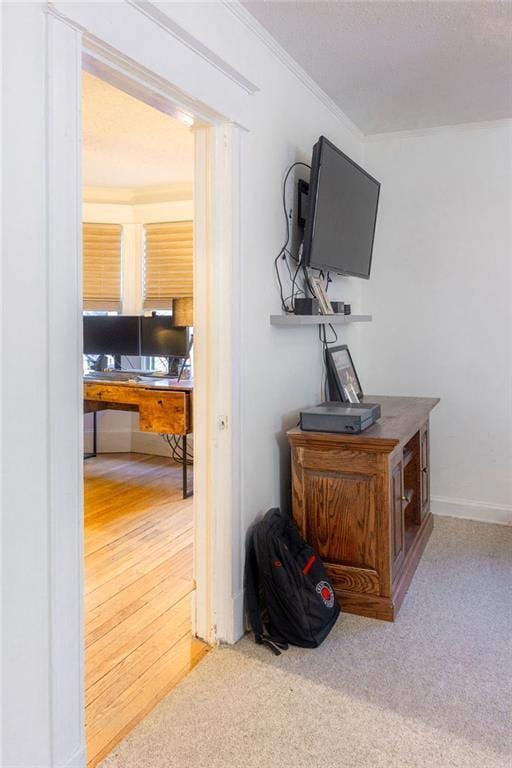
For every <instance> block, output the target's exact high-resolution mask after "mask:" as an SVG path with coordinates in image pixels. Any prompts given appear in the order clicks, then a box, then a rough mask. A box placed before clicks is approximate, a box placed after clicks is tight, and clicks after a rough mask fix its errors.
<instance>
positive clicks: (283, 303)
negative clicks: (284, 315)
mask: <svg viewBox="0 0 512 768" xmlns="http://www.w3.org/2000/svg"><path fill="white" fill-rule="evenodd" d="M298 165H303V166H304V167H305V168H309V169H310V170H311V166H310V165H308V163H303V162H302V161H301V160H298V161H296V162H295V163H292V164H291V165H290V167H289V168H288V170H287V171H286V174H285V177H284V181H283V196H282V202H283V213H284V218H285V221H286V238H285V241H284V243H283V245H282V247H281V250H280V251H279V253H278V254H277V256H276V258H275V259H274V269H275V273H276V277H277V282H278V284H279V295H280V298H281V308H282V310H283V312H292V311H293V300H294V290H295V284H294V282H293V280H292V295H291V297H286V298H285V296H284V289H283V283H282V280H281V275H280V274H279V266H278V263H279V259H283V260H284V261H285V262H286V266H287V268H288V271H289V272H290V266H289V264H288V261H287V256H290V258H292V259H294V261H297V262H298V264H299V265H300V262H299V261H298V259H297V258H295V256H294V255H293V254H292V253H291V252H290V251H289V250H288V244H289V242H290V217H289V215H288V211H287V210H286V182H287V181H288V178H289V176H290V173H291V172H292V170H293V169H294V168H296V167H297V166H298ZM296 274H297V273H296ZM289 298H291V300H292V307H289V306H288V304H287V303H286V302H287V301H288V300H289Z"/></svg>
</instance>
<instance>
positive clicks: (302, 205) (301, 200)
mask: <svg viewBox="0 0 512 768" xmlns="http://www.w3.org/2000/svg"><path fill="white" fill-rule="evenodd" d="M297 190H298V194H297V201H298V205H297V224H298V225H299V227H300V229H301V230H302V231H303V232H304V228H305V226H306V219H307V216H308V208H309V197H308V195H309V184H308V182H307V181H304V179H299V181H298V183H297Z"/></svg>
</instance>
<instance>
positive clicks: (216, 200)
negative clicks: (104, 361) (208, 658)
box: [9, 4, 255, 765]
mask: <svg viewBox="0 0 512 768" xmlns="http://www.w3.org/2000/svg"><path fill="white" fill-rule="evenodd" d="M123 9H124V11H126V14H127V15H128V18H126V19H125V18H124V16H123V21H122V23H119V17H120V15H122V13H124V11H123V12H122V11H121V10H120V7H119V6H108V7H105V8H103V7H102V8H101V9H99V8H98V7H97V6H94V4H93V5H90V4H89V5H87V4H79V5H73V4H71V5H69V4H68V5H65V4H64V5H62V6H61V7H59V8H58V9H57V7H56V4H51V5H48V6H45V8H44V11H45V16H44V17H43V16H41V20H40V21H38V18H37V14H38V13H42V11H41V10H40V9H39V8H38V9H34V10H33V12H32V11H31V19H32V21H33V22H34V24H33V27H34V29H33V30H32V31H34V30H37V35H36V32H35V31H34V39H35V38H36V37H37V45H38V46H40V47H41V46H42V47H43V48H44V50H45V51H46V62H47V64H46V69H45V72H43V73H42V74H41V77H36V76H35V74H34V77H33V80H34V82H33V87H34V89H35V91H34V92H37V94H38V97H37V98H38V101H37V105H41V104H43V103H44V105H45V111H44V112H42V111H41V110H39V111H38V110H37V109H35V108H34V110H33V112H34V114H33V117H32V119H33V125H34V132H36V127H37V133H38V136H40V137H41V149H40V158H39V160H40V161H38V163H36V164H35V166H34V167H32V165H33V164H31V167H30V174H28V168H26V167H25V166H26V164H25V165H24V164H23V163H22V164H21V166H20V167H22V168H23V173H24V174H25V171H27V184H28V183H29V181H28V179H30V178H32V180H33V183H34V184H35V183H36V181H35V180H34V179H37V189H38V191H39V190H44V191H45V193H46V194H45V196H44V200H45V205H44V206H43V208H44V210H43V208H41V213H40V217H39V219H38V220H37V229H38V232H39V231H40V237H39V238H38V242H39V247H40V251H41V253H44V254H45V255H46V261H45V262H44V264H45V280H44V281H42V283H41V284H42V285H43V286H45V291H43V293H42V294H41V302H40V304H41V319H42V322H41V325H40V328H41V337H43V336H44V340H45V341H44V344H43V348H44V352H45V354H44V355H43V357H44V366H43V369H44V371H45V375H44V379H45V392H46V393H47V397H46V400H45V406H44V408H43V409H42V412H41V415H40V422H41V430H45V432H44V434H45V435H46V439H45V441H44V445H43V448H44V450H43V452H42V454H41V455H42V456H43V457H44V467H43V468H44V478H43V469H42V470H41V473H40V475H41V476H40V477H39V476H38V482H39V480H40V485H41V499H44V500H45V504H46V506H44V509H45V510H47V513H45V515H46V516H44V517H41V525H40V527H41V530H43V531H44V535H42V537H41V541H42V542H43V544H44V542H47V543H48V544H47V546H43V549H42V550H41V553H42V555H43V554H44V557H45V558H46V560H45V563H46V565H45V566H44V569H43V570H44V571H45V573H47V575H48V578H47V579H46V578H45V580H44V585H43V582H41V590H40V591H41V597H40V599H39V607H41V606H42V605H43V602H45V601H47V603H48V610H47V611H46V610H45V611H43V612H42V614H41V615H42V616H43V618H44V622H45V623H46V630H47V631H46V634H45V637H46V636H47V637H48V638H49V642H48V643H46V644H43V643H40V648H39V651H38V654H39V655H38V657H37V658H38V663H39V665H40V667H41V669H42V670H44V669H46V668H47V669H48V674H47V688H48V695H47V702H48V703H47V705H45V708H44V713H45V714H44V716H43V715H41V722H39V720H38V725H39V726H40V727H39V731H38V733H39V732H40V733H41V734H42V735H41V738H40V739H39V741H37V742H36V741H35V740H33V741H32V742H31V745H30V749H29V752H30V754H32V753H34V754H36V753H37V752H38V751H40V750H49V753H51V755H52V757H51V759H52V760H54V762H56V763H58V764H66V765H67V764H68V763H69V764H75V763H76V764H82V762H81V761H82V760H83V758H84V753H85V745H84V733H85V729H84V707H83V700H84V696H83V693H84V654H83V649H82V645H83V641H82V638H83V634H84V628H83V567H82V563H83V553H82V539H83V517H82V512H83V510H82V497H83V493H82V478H83V380H82V375H81V372H80V366H81V362H82V336H83V327H82V301H83V294H82V286H81V275H82V263H81V220H82V216H81V213H82V212H81V199H82V195H81V182H80V175H81V160H80V158H81V130H80V97H81V68H82V66H84V68H85V69H87V71H89V72H92V74H95V75H96V76H99V77H101V79H103V80H105V81H106V82H109V83H110V84H112V85H115V86H116V87H119V88H121V90H124V91H125V92H127V93H129V94H130V95H134V96H136V97H137V98H139V99H140V100H142V101H145V103H149V104H157V105H158V108H159V109H161V110H162V111H166V112H167V113H168V114H173V113H174V112H175V111H176V110H179V111H181V112H184V113H186V114H188V115H190V116H191V117H192V118H193V120H194V158H195V163H194V165H195V179H194V190H195V199H194V210H195V212H197V211H199V215H197V214H196V215H195V216H194V245H195V265H194V269H195V274H194V286H195V293H196V296H195V304H196V306H195V318H194V328H195V332H196V337H197V339H198V340H199V339H200V340H201V342H200V343H199V341H198V342H197V343H196V344H195V349H194V352H195V356H194V364H195V375H196V378H197V380H198V381H199V382H200V384H199V385H198V386H197V387H196V390H195V392H194V405H193V409H194V414H196V413H200V414H201V417H202V419H204V425H205V428H204V430H203V432H202V433H197V434H196V435H195V439H194V448H195V465H194V516H195V534H196V535H195V539H196V541H195V544H196V547H195V556H194V559H195V584H196V590H195V592H194V598H193V602H194V609H193V617H192V618H193V625H194V626H193V631H194V633H195V634H196V635H197V636H198V637H199V638H201V639H203V640H205V641H207V642H208V643H209V644H213V643H215V642H217V641H218V640H224V641H227V642H233V641H234V640H236V639H237V638H238V637H240V633H241V631H242V606H243V593H242V571H241V542H242V525H241V521H242V514H243V512H242V505H241V503H240V482H241V463H242V458H241V454H240V430H241V418H240V413H239V411H240V406H239V402H240V398H239V390H240V373H239V364H238V360H239V349H240V346H241V344H240V338H239V337H240V322H239V305H238V295H239V290H238V284H239V283H238V280H239V278H238V271H239V268H240V267H239V265H240V261H241V248H240V210H241V196H240V154H241V151H240V150H241V144H242V136H243V133H244V130H245V129H244V128H243V127H241V126H243V125H244V124H247V110H245V105H246V103H247V101H248V100H249V99H250V95H251V93H254V91H255V88H254V87H253V86H252V85H251V84H250V83H247V82H246V81H245V80H244V79H243V78H242V77H234V75H233V72H232V68H230V67H229V66H228V65H225V64H223V62H222V61H220V60H219V57H216V58H215V57H213V58H212V57H210V56H207V57H206V58H205V50H204V46H201V45H200V44H199V41H197V42H196V41H195V40H194V39H193V38H191V36H190V34H188V33H186V32H185V31H184V30H181V29H180V28H177V27H173V29H172V35H171V34H170V32H169V30H168V29H167V27H166V25H162V23H161V19H160V18H153V17H152V15H151V14H150V13H149V12H148V11H147V9H144V12H142V11H141V10H139V9H138V7H137V8H136V7H135V6H133V7H132V6H130V7H129V8H128V6H126V5H125V6H123ZM150 10H151V9H150ZM155 14H156V10H155ZM157 15H158V14H157ZM43 22H44V23H43ZM16 25H18V26H19V29H20V38H23V34H22V32H23V29H24V28H25V20H24V19H22V18H20V19H19V20H18V21H16ZM16 25H15V26H16ZM31 29H32V28H31ZM117 32H119V35H120V37H119V39H118V37H117ZM111 33H112V34H111ZM114 33H116V34H115V35H114V37H113V36H112V35H113V34H114ZM121 38H122V39H121ZM23 39H25V38H23ZM191 46H192V48H191ZM196 49H197V50H196ZM38 50H39V49H38ZM146 53H150V54H151V56H148V55H146ZM153 54H154V55H153ZM191 59H193V61H192V60H191ZM11 63H12V62H11V61H10V62H9V65H11ZM30 76H31V77H32V73H30ZM177 76H179V77H178V79H179V83H180V86H179V87H176V86H175V85H173V83H174V82H175V77H177ZM233 78H234V79H233ZM219 80H223V82H224V84H225V86H227V88H228V89H230V92H231V93H232V94H233V97H232V98H231V97H230V98H229V99H226V98H224V97H222V98H218V93H219V92H218V91H217V90H216V83H218V81H219ZM199 83H200V84H201V87H200V88H199V90H198V84H199ZM222 93H224V89H223V90H222ZM39 96H40V97H41V98H39ZM210 97H211V98H210ZM243 100H245V101H244V103H243V104H242V101H243ZM239 102H240V104H239ZM208 103H211V104H212V105H213V106H212V107H209V106H208ZM226 115H229V116H230V119H228V118H227V117H226ZM237 120H238V123H237ZM240 124H241V125H240ZM16 157H17V154H16ZM31 157H32V156H31ZM22 178H25V176H23V177H22ZM42 199H43V198H42ZM31 231H32V230H31ZM26 239H27V245H28V246H30V247H31V246H32V245H33V243H32V240H30V237H29V236H28V234H27V238H26ZM41 264H43V262H42V261H41ZM36 298H37V296H36ZM37 306H38V307H39V304H38V305H37ZM43 319H44V322H43ZM42 365H43V363H42ZM45 366H46V367H45ZM221 385H222V386H221ZM196 421H197V419H196ZM43 422H44V426H43ZM38 423H39V422H38ZM43 480H44V483H43ZM43 485H44V487H43ZM37 487H38V488H39V485H38V486H37ZM43 586H44V589H43ZM44 590H46V592H45V591H44ZM43 593H44V594H43ZM38 595H39V593H38ZM43 677H44V674H43ZM45 680H46V678H45ZM32 688H33V686H32V683H31V686H28V683H27V684H26V685H25V683H23V681H22V680H21V682H20V690H19V691H18V699H20V700H21V699H22V698H26V699H27V700H28V699H29V698H30V696H31V695H33V694H32ZM41 696H42V694H41ZM40 698H41V697H40ZM39 701H40V699H38V703H39ZM41 711H42V712H43V710H41ZM43 719H44V723H43V722H42V720H43ZM16 738H17V735H16ZM13 740H15V736H13ZM43 741H44V743H43ZM18 742H19V743H22V742H23V739H22V737H21V735H20V738H19V739H18ZM27 749H28V747H27ZM29 752H27V754H28V753H29Z"/></svg>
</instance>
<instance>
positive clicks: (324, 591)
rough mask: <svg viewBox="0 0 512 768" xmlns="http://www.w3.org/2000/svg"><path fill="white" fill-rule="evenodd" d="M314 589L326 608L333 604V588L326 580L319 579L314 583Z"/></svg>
mask: <svg viewBox="0 0 512 768" xmlns="http://www.w3.org/2000/svg"><path fill="white" fill-rule="evenodd" d="M316 591H317V592H318V594H319V595H320V597H321V598H322V600H323V601H324V605H325V607H326V608H332V607H333V605H334V590H333V588H332V587H331V585H330V584H329V583H328V582H327V581H319V582H318V584H317V585H316Z"/></svg>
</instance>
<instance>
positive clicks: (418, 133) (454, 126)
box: [364, 117, 512, 144]
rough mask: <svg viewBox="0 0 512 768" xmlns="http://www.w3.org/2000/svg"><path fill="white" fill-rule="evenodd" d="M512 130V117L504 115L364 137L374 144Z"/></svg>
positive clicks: (384, 132)
mask: <svg viewBox="0 0 512 768" xmlns="http://www.w3.org/2000/svg"><path fill="white" fill-rule="evenodd" d="M507 127H509V128H510V129H511V130H512V118H510V117H503V118H501V119H500V120H481V121H480V122H475V123H450V124H448V125H434V126H432V127H431V128H408V129H405V130H403V131H382V132H381V133H370V134H368V135H367V136H365V137H364V140H365V143H368V144H373V143H374V142H378V141H389V140H392V139H419V138H421V137H422V136H425V137H426V136H435V135H436V134H441V133H466V132H467V131H483V130H490V129H492V128H507Z"/></svg>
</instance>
